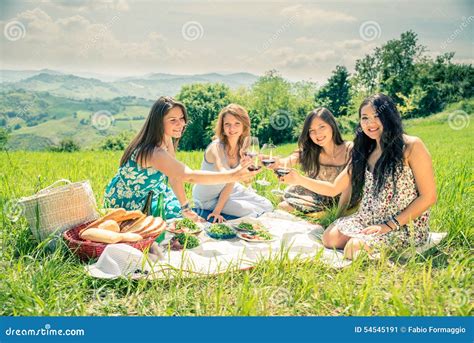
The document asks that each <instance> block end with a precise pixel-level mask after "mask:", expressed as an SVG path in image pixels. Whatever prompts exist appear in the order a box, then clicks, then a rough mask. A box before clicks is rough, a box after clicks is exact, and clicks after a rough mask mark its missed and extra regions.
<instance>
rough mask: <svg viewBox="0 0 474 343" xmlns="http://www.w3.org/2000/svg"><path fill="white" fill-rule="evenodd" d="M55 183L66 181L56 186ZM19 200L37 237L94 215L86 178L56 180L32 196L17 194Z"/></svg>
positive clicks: (42, 236)
mask: <svg viewBox="0 0 474 343" xmlns="http://www.w3.org/2000/svg"><path fill="white" fill-rule="evenodd" d="M59 183H66V185H63V186H60V187H57V185H58V184H59ZM19 203H20V204H22V205H23V207H24V209H25V217H26V219H27V220H28V223H29V224H30V229H31V231H32V232H33V235H34V236H35V237H36V239H38V240H39V241H43V240H45V239H46V238H48V237H50V236H51V235H58V236H59V235H60V234H61V233H63V232H64V231H66V230H68V229H70V228H71V227H74V226H77V225H79V224H82V223H85V222H87V221H92V220H94V219H96V218H97V217H98V213H97V210H96V209H97V204H96V201H95V197H94V193H93V192H92V188H91V185H90V183H89V181H82V182H75V183H71V181H69V180H64V179H62V180H58V181H56V182H55V183H53V184H52V185H51V186H49V187H46V188H45V189H43V190H41V191H39V192H38V193H36V194H35V195H33V196H30V197H26V198H21V199H20V200H19ZM54 242H55V241H54V240H53V242H52V245H54Z"/></svg>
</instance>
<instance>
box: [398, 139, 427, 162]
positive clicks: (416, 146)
mask: <svg viewBox="0 0 474 343" xmlns="http://www.w3.org/2000/svg"><path fill="white" fill-rule="evenodd" d="M403 141H404V143H405V151H404V154H405V160H409V159H410V158H411V157H413V153H415V154H416V153H417V151H419V150H420V149H422V150H426V147H425V144H424V143H423V141H422V140H421V138H420V137H416V136H409V135H405V134H404V135H403Z"/></svg>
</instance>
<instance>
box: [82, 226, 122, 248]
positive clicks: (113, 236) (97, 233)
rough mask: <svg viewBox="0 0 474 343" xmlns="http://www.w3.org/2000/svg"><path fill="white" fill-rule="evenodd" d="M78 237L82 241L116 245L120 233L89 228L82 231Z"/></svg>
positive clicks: (119, 238)
mask: <svg viewBox="0 0 474 343" xmlns="http://www.w3.org/2000/svg"><path fill="white" fill-rule="evenodd" d="M80 237H81V238H82V239H84V240H88V241H93V242H99V243H109V244H110V243H118V242H120V240H121V239H122V237H121V236H120V233H117V232H113V231H109V230H104V229H97V228H90V229H87V230H84V231H83V232H82V233H81V234H80Z"/></svg>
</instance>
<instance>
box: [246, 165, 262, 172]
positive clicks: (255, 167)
mask: <svg viewBox="0 0 474 343" xmlns="http://www.w3.org/2000/svg"><path fill="white" fill-rule="evenodd" d="M247 168H248V170H249V171H255V170H259V169H260V168H261V167H260V166H255V165H251V166H249V167H247Z"/></svg>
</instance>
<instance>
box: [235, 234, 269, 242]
mask: <svg viewBox="0 0 474 343" xmlns="http://www.w3.org/2000/svg"><path fill="white" fill-rule="evenodd" d="M270 236H272V239H269V240H266V241H263V240H260V239H249V238H246V237H243V236H242V233H240V232H237V237H239V238H240V239H243V240H244V241H247V242H252V243H271V242H275V241H276V237H275V236H273V235H272V234H270Z"/></svg>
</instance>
